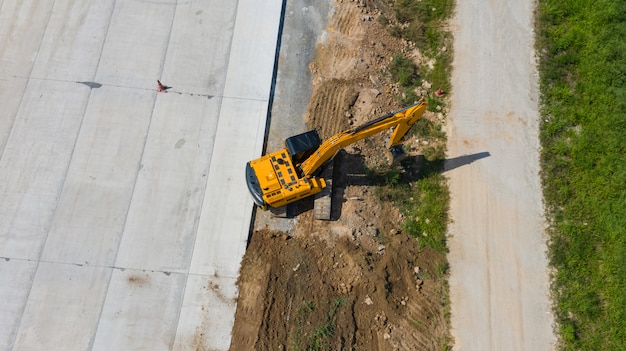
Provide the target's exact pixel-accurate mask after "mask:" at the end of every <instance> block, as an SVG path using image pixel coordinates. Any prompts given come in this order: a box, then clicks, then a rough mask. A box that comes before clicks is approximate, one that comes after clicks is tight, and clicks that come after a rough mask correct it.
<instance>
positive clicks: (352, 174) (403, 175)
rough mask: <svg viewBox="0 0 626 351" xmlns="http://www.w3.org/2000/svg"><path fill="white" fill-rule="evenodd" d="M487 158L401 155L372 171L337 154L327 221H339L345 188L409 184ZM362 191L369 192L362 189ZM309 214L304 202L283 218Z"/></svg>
mask: <svg viewBox="0 0 626 351" xmlns="http://www.w3.org/2000/svg"><path fill="white" fill-rule="evenodd" d="M489 156H491V154H490V153H489V152H486V151H485V152H479V153H475V154H470V155H463V156H459V157H453V158H447V159H441V160H435V161H428V160H426V158H425V157H424V156H423V155H405V156H404V157H402V158H401V159H399V160H395V161H394V162H393V163H392V164H391V165H389V166H386V167H381V170H373V169H370V168H369V167H367V165H366V163H365V158H364V157H363V156H362V155H360V154H351V153H347V152H346V151H345V150H341V151H339V152H338V153H337V155H336V156H335V165H334V167H335V169H334V176H333V189H332V200H331V203H332V210H331V221H332V220H338V219H339V218H340V217H341V212H342V204H343V203H344V202H345V201H346V199H345V192H346V188H347V187H349V186H382V185H389V184H398V185H401V184H409V183H412V182H415V181H418V180H420V179H423V178H426V177H429V176H430V175H432V174H434V173H445V172H447V171H450V170H453V169H455V168H458V167H462V166H465V165H469V164H471V163H473V162H474V161H477V160H480V159H483V158H486V157H489ZM363 191H369V190H368V189H367V188H366V189H364V190H363ZM311 210H313V200H312V199H310V198H309V199H304V200H301V201H298V202H296V203H294V204H291V205H290V206H288V209H287V217H295V216H297V215H299V214H301V213H304V212H307V211H311Z"/></svg>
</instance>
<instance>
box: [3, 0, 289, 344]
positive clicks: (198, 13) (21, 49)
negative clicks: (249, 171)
mask: <svg viewBox="0 0 626 351" xmlns="http://www.w3.org/2000/svg"><path fill="white" fill-rule="evenodd" d="M282 7H283V2H282V1H279V0H271V1H255V0H240V1H229V0H178V1H176V0H117V1H115V0H98V1H95V0H93V1H73V0H56V1H38V0H23V1H17V0H4V1H0V199H1V201H0V301H1V302H0V350H151V351H152V350H171V349H175V350H197V349H202V350H205V349H211V350H226V349H228V347H229V344H230V330H231V327H232V324H233V319H234V312H235V298H236V296H237V290H236V285H235V281H236V279H237V275H238V269H239V264H240V260H241V257H242V256H243V253H244V250H245V245H246V240H247V237H248V231H249V227H250V217H251V212H252V201H251V199H250V198H249V195H248V193H247V188H246V186H245V179H244V165H245V162H246V161H248V160H250V159H252V158H255V157H257V156H259V155H260V153H261V147H262V145H263V137H264V133H265V122H266V115H267V111H268V102H269V97H270V88H271V84H272V76H273V70H274V61H275V55H276V44H277V38H278V31H279V26H280V21H281V11H282ZM157 79H160V80H161V81H162V82H163V83H165V84H166V85H169V86H171V88H170V89H168V90H167V92H164V93H158V92H157V91H156V88H157V84H156V80H157Z"/></svg>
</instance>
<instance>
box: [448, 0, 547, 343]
mask: <svg viewBox="0 0 626 351" xmlns="http://www.w3.org/2000/svg"><path fill="white" fill-rule="evenodd" d="M532 15H533V1H530V0H525V1H512V0H509V1H500V2H494V1H489V2H487V1H480V0H474V1H459V2H457V15H456V18H455V20H454V22H453V33H454V38H455V45H454V48H455V61H454V73H453V76H452V85H453V90H454V91H453V96H452V97H451V102H452V111H451V114H450V119H449V124H448V140H449V143H448V157H457V156H461V155H467V154H470V155H471V154H476V153H481V152H488V153H489V154H490V156H489V157H486V158H483V159H480V160H478V161H476V162H474V163H472V164H470V165H467V166H464V167H458V168H455V169H454V170H450V171H449V172H448V173H447V174H448V176H449V179H450V190H451V194H452V202H451V216H452V220H453V223H452V224H451V226H450V233H451V237H450V239H449V241H448V243H449V247H450V254H449V261H450V265H451V277H450V289H451V292H450V293H451V300H452V311H451V312H452V334H453V336H454V338H455V342H456V346H455V349H457V350H551V349H553V348H554V340H555V339H554V336H553V333H552V328H551V325H552V317H551V314H550V305H549V297H548V294H549V292H548V271H547V261H546V257H545V254H544V252H545V250H546V246H545V242H544V240H545V238H544V222H543V219H542V218H543V208H542V197H541V188H540V180H539V174H538V172H539V162H538V156H539V152H538V149H539V142H538V136H537V135H538V134H537V133H538V118H539V115H538V102H537V99H538V92H537V77H536V71H535V56H534V49H533V45H534V44H533V35H534V34H533V26H532Z"/></svg>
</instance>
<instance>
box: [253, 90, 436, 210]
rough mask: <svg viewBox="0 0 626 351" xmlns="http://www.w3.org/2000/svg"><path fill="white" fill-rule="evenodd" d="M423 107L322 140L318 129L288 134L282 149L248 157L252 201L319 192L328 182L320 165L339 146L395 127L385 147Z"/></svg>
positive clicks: (276, 201) (267, 202) (269, 202)
mask: <svg viewBox="0 0 626 351" xmlns="http://www.w3.org/2000/svg"><path fill="white" fill-rule="evenodd" d="M425 110H426V102H425V101H424V100H421V101H419V102H418V103H417V104H414V105H412V106H409V107H407V108H404V109H402V110H400V111H396V112H392V113H389V114H386V115H384V116H382V117H379V118H376V119H374V120H372V121H369V122H367V123H365V124H363V125H361V126H358V127H355V128H352V129H349V130H346V131H343V132H341V133H338V134H335V135H333V136H332V137H330V138H328V139H327V140H325V141H324V142H322V141H321V139H320V137H319V134H318V133H317V131H315V130H312V131H309V132H306V133H302V134H298V135H295V136H292V137H289V138H287V139H286V140H285V146H286V147H285V149H282V150H279V151H276V152H272V153H270V154H267V155H264V156H261V157H260V158H258V159H256V160H253V161H250V162H248V163H247V165H246V182H247V183H248V189H249V190H250V193H251V194H252V198H253V199H254V203H255V204H256V205H257V206H259V207H260V208H262V209H264V210H267V209H269V208H280V207H282V206H285V205H287V204H290V203H292V202H296V201H298V200H300V199H303V198H306V197H309V196H312V195H315V194H318V193H319V192H321V191H322V190H323V189H324V188H326V186H327V182H326V181H325V180H324V178H323V177H320V173H321V169H323V168H324V167H323V166H324V165H325V164H327V163H328V161H330V160H331V159H332V158H333V157H334V156H335V155H336V154H337V152H338V151H339V150H340V149H341V148H344V147H346V146H348V145H350V144H353V143H355V142H357V141H359V140H361V139H364V138H367V137H369V136H372V135H374V134H377V133H380V132H382V131H385V130H387V129H389V128H395V129H394V130H393V133H392V134H391V137H390V138H389V141H388V143H387V147H388V148H391V147H393V146H395V145H397V144H398V143H400V140H401V139H402V137H403V136H404V135H405V134H406V133H407V132H408V131H409V129H410V128H411V126H413V124H414V123H415V122H417V121H418V120H419V119H420V118H421V117H422V114H423V113H424V111H425Z"/></svg>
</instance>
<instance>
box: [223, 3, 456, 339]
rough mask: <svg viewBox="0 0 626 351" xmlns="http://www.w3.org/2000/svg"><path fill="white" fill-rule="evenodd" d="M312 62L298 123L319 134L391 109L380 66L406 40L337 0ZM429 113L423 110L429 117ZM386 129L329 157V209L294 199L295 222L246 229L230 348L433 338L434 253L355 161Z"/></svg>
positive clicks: (439, 316)
mask: <svg viewBox="0 0 626 351" xmlns="http://www.w3.org/2000/svg"><path fill="white" fill-rule="evenodd" d="M335 10H336V12H335V14H334V16H333V18H332V19H331V21H330V25H329V28H328V29H327V32H328V37H327V41H326V42H325V43H320V44H319V46H318V50H317V56H316V57H317V58H316V61H315V62H314V63H313V64H311V67H310V69H311V71H312V73H313V77H314V83H313V96H312V98H311V101H310V104H309V115H308V117H307V118H308V119H307V123H308V124H309V127H311V128H317V129H318V131H319V132H320V135H321V136H322V138H325V137H328V136H330V135H332V134H335V133H337V132H339V131H341V130H344V129H346V128H347V127H349V126H351V125H359V124H361V123H363V122H365V121H368V120H371V119H373V118H375V117H378V116H381V115H383V114H385V113H387V112H391V111H394V110H397V109H399V108H400V107H401V106H399V105H398V104H397V102H396V99H395V98H394V96H396V95H397V92H398V91H399V88H398V87H397V86H394V85H393V84H391V83H390V77H389V75H388V74H386V73H385V70H386V66H387V65H388V64H389V63H390V62H391V59H392V58H393V56H394V55H395V54H397V53H399V52H405V53H409V52H413V51H414V49H412V48H411V47H410V46H409V45H408V44H407V43H405V42H402V41H401V40H400V39H398V38H394V37H392V36H391V35H389V33H388V32H387V31H386V29H384V28H383V27H382V26H381V25H380V24H379V22H378V20H377V18H378V16H379V14H380V12H379V11H380V10H378V9H376V7H375V6H374V4H371V3H368V2H366V1H351V2H348V1H337V2H336V3H335ZM432 117H433V116H431V115H428V116H426V118H432ZM386 136H387V134H385V133H382V134H381V135H378V136H375V137H372V138H370V139H367V140H363V141H360V142H358V143H356V144H354V145H352V146H351V147H349V148H347V149H346V150H345V152H343V153H341V154H340V155H338V157H337V162H336V165H335V182H334V199H335V201H336V202H337V203H336V204H334V208H335V210H334V211H335V212H334V214H333V217H334V218H335V219H336V220H334V221H330V222H324V221H315V220H313V218H312V217H313V216H312V211H311V210H310V206H311V205H310V204H309V205H306V204H305V205H304V206H301V207H303V208H301V209H300V214H299V215H298V216H299V219H298V221H297V223H296V225H295V228H294V230H293V232H290V233H283V232H277V231H273V230H272V228H266V229H263V230H259V231H256V232H254V233H253V235H252V237H251V239H250V243H249V247H248V249H247V252H246V254H245V256H244V259H243V262H242V269H241V274H240V279H239V289H240V291H239V300H238V305H237V312H236V316H235V326H234V328H233V335H232V344H231V350H310V349H313V350H435V349H437V350H440V349H442V345H444V344H446V340H447V335H448V324H447V323H448V322H447V320H446V318H445V313H444V309H445V308H444V307H442V296H445V295H446V294H442V292H443V291H444V289H445V287H444V285H443V283H442V281H441V278H440V277H441V274H440V272H439V271H440V262H441V260H442V258H441V256H440V254H438V253H434V252H431V251H429V250H428V249H423V250H420V249H419V248H418V245H417V241H416V240H417V239H414V238H412V237H410V236H408V235H407V234H405V233H403V232H402V230H401V222H402V215H401V214H400V213H399V211H398V210H397V209H395V208H394V207H393V206H392V205H391V204H390V203H385V202H381V201H380V200H379V199H378V197H377V196H375V195H374V193H375V188H374V186H373V185H372V184H371V181H369V180H368V177H366V175H365V166H367V167H370V168H375V167H377V166H378V165H379V164H381V163H386V162H388V161H387V160H386V154H385V153H384V152H383V151H384V138H385V137H386Z"/></svg>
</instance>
